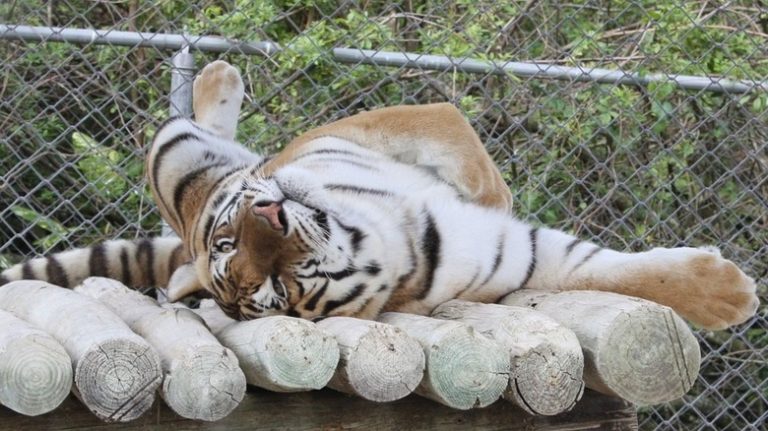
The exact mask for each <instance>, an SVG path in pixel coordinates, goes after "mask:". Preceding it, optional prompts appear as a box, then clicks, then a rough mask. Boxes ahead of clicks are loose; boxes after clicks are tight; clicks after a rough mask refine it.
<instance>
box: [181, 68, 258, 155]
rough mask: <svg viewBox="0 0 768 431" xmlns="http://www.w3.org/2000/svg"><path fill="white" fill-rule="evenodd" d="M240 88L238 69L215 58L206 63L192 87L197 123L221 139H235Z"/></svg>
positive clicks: (241, 90) (241, 85) (242, 89)
mask: <svg viewBox="0 0 768 431" xmlns="http://www.w3.org/2000/svg"><path fill="white" fill-rule="evenodd" d="M244 90H245V87H244V85H243V80H242V78H241V77H240V72H238V71H237V69H236V68H234V67H233V66H231V65H229V64H228V63H227V62H225V61H221V60H219V61H214V62H213V63H210V64H208V65H206V66H205V67H204V68H203V70H202V71H201V72H200V74H199V75H198V76H197V77H196V78H195V82H194V84H193V89H192V104H193V109H194V112H195V121H196V122H197V124H199V125H200V126H202V127H205V128H207V129H209V130H212V131H214V132H215V133H216V134H218V135H219V136H221V137H222V138H224V139H227V140H230V141H231V140H233V139H235V133H236V132H237V119H238V116H239V115H240V105H242V104H243V96H244V94H245V92H244Z"/></svg>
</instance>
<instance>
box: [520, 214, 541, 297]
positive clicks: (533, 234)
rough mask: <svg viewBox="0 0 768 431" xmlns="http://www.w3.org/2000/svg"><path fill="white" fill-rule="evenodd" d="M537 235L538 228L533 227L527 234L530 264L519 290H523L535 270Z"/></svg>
mask: <svg viewBox="0 0 768 431" xmlns="http://www.w3.org/2000/svg"><path fill="white" fill-rule="evenodd" d="M538 233H539V228H537V227H535V228H532V229H531V232H530V233H529V236H530V240H531V263H529V264H528V271H527V272H526V273H525V278H524V279H523V282H522V283H520V289H522V288H524V287H525V286H526V285H527V284H528V282H529V281H530V280H531V277H532V276H533V271H534V270H535V269H536V236H537V235H538Z"/></svg>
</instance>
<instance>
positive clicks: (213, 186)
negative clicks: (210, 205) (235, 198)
mask: <svg viewBox="0 0 768 431" xmlns="http://www.w3.org/2000/svg"><path fill="white" fill-rule="evenodd" d="M245 168H247V166H238V167H236V168H232V169H230V170H228V171H227V172H224V173H223V174H222V175H221V177H219V178H218V179H216V181H214V182H213V183H212V184H211V193H213V191H214V190H216V188H217V187H219V184H221V182H222V181H224V180H226V179H227V178H229V177H231V176H232V175H233V174H235V173H236V172H239V171H242V170H243V169H245ZM227 196H229V194H228V193H225V194H224V198H226V197H227ZM224 198H222V200H223V199H224ZM220 204H221V202H219V204H217V205H214V209H215V207H217V206H218V205H220Z"/></svg>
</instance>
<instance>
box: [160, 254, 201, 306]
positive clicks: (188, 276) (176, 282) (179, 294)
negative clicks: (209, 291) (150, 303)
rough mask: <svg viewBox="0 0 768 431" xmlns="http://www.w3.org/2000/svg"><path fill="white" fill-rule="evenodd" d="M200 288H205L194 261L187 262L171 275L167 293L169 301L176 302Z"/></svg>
mask: <svg viewBox="0 0 768 431" xmlns="http://www.w3.org/2000/svg"><path fill="white" fill-rule="evenodd" d="M200 290H204V288H203V285H202V284H200V281H199V280H198V278H197V273H196V272H195V267H194V265H193V264H192V263H187V264H185V265H181V266H180V267H178V268H176V271H174V272H173V275H171V279H170V280H169V281H168V291H167V292H166V295H167V296H168V301H170V302H176V301H178V300H180V299H182V298H184V297H185V296H188V295H191V294H193V293H195V292H198V291H200Z"/></svg>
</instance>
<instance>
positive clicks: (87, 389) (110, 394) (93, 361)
mask: <svg viewBox="0 0 768 431" xmlns="http://www.w3.org/2000/svg"><path fill="white" fill-rule="evenodd" d="M161 381H162V374H161V371H160V360H159V358H158V357H157V353H156V352H155V351H154V350H152V349H151V348H150V347H149V345H147V344H146V343H137V342H135V341H134V340H132V339H127V338H114V339H112V340H109V341H105V342H101V343H99V344H97V345H95V346H94V347H93V348H91V349H89V350H88V351H87V352H86V353H85V354H84V355H83V357H82V358H81V359H80V361H79V362H78V363H77V368H76V369H75V387H76V389H77V395H78V396H79V397H80V399H81V400H82V401H83V404H85V405H86V406H88V408H89V409H91V411H92V412H93V413H94V414H95V415H96V416H98V417H100V418H101V419H103V420H104V421H107V422H128V421H131V420H133V419H136V418H138V417H139V416H141V415H142V414H143V413H144V412H146V411H147V410H148V409H149V408H150V407H151V406H152V403H153V402H154V400H155V392H156V390H157V388H158V386H160V383H161Z"/></svg>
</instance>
